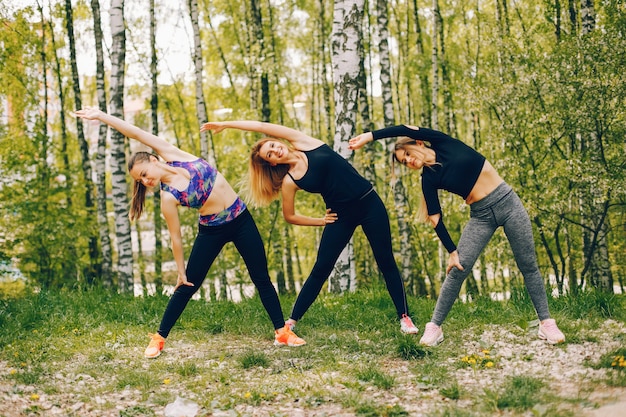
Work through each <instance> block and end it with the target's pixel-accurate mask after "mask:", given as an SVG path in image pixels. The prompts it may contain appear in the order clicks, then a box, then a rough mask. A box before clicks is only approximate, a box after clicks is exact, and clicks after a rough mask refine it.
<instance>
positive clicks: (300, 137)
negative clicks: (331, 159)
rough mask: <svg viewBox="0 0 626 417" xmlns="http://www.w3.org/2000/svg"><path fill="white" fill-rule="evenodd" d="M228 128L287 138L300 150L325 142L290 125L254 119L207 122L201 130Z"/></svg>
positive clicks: (312, 147)
mask: <svg viewBox="0 0 626 417" xmlns="http://www.w3.org/2000/svg"><path fill="white" fill-rule="evenodd" d="M228 128H231V129H239V130H245V131H248V132H258V133H261V134H263V135H266V136H271V137H274V138H278V139H285V140H286V141H288V142H290V143H291V144H292V145H293V146H294V147H295V148H296V149H298V150H310V149H314V148H317V147H318V146H320V145H323V144H324V142H322V141H321V140H319V139H315V138H313V137H311V136H309V135H307V134H305V133H302V132H300V131H298V130H295V129H292V128H290V127H286V126H281V125H277V124H273V123H266V122H259V121H254V120H239V121H227V122H207V123H205V124H203V125H202V126H201V127H200V131H201V132H204V131H207V130H211V131H213V132H215V133H219V132H221V131H222V130H224V129H228Z"/></svg>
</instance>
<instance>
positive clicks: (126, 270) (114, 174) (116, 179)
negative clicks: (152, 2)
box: [110, 0, 134, 293]
mask: <svg viewBox="0 0 626 417" xmlns="http://www.w3.org/2000/svg"><path fill="white" fill-rule="evenodd" d="M110 15H111V16H110V20H111V36H112V42H111V82H110V89H111V104H110V113H111V115H113V116H115V117H119V118H124V76H125V74H124V65H125V61H126V29H125V26H124V0H111V9H110ZM111 185H112V197H113V208H114V211H115V235H116V237H117V253H118V261H117V273H118V281H117V284H118V287H119V290H120V291H121V292H123V293H132V292H133V284H134V280H133V248H132V240H131V227H130V220H129V219H128V184H127V183H126V155H125V149H124V135H122V134H121V133H120V132H118V131H117V130H115V129H112V130H111Z"/></svg>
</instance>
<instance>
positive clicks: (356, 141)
mask: <svg viewBox="0 0 626 417" xmlns="http://www.w3.org/2000/svg"><path fill="white" fill-rule="evenodd" d="M373 140H374V136H373V135H372V132H365V133H361V134H360V135H358V136H355V137H353V138H352V139H350V140H349V141H348V148H350V149H352V150H353V151H354V150H357V149H361V148H362V147H363V146H365V144H366V143H368V142H371V141H373Z"/></svg>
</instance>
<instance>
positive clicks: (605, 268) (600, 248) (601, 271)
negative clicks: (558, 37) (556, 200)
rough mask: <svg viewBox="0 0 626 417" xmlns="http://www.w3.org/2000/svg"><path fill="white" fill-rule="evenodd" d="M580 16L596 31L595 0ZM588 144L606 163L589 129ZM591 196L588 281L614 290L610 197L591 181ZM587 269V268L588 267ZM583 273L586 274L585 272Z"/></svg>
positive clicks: (586, 0)
mask: <svg viewBox="0 0 626 417" xmlns="http://www.w3.org/2000/svg"><path fill="white" fill-rule="evenodd" d="M580 16H581V20H582V31H581V35H582V36H583V37H584V36H586V35H589V34H591V32H593V31H594V30H596V18H595V9H594V6H593V0H581V2H580ZM586 135H587V138H588V146H586V147H585V148H584V151H585V152H587V153H588V160H589V161H590V162H591V165H592V166H594V167H600V166H602V165H603V156H602V149H603V147H602V143H601V141H602V140H601V139H600V135H599V134H598V132H595V131H589V132H587V134H586ZM589 185H590V189H589V198H587V199H585V201H584V206H585V208H584V209H583V212H584V213H585V212H586V215H583V217H582V219H583V223H584V224H586V225H587V227H585V229H584V232H583V233H584V235H585V239H584V243H585V245H584V250H583V252H584V253H585V255H586V259H585V264H586V265H588V266H589V268H588V271H589V274H590V276H589V280H588V281H589V283H590V284H591V285H592V286H593V287H594V288H596V289H599V290H601V291H605V292H609V293H612V292H613V274H612V273H611V260H610V258H609V249H608V247H609V244H608V235H609V225H608V224H607V221H608V217H607V211H608V205H609V200H610V199H609V196H608V195H604V191H603V190H602V188H601V187H598V186H596V184H594V183H590V184H589ZM585 269H587V267H585ZM582 276H583V277H584V271H583V274H582Z"/></svg>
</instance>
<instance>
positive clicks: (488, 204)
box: [432, 182, 550, 326]
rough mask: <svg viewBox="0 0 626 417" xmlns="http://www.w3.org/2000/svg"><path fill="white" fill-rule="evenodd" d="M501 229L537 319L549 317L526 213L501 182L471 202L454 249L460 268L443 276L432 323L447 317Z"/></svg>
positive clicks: (453, 269)
mask: <svg viewBox="0 0 626 417" xmlns="http://www.w3.org/2000/svg"><path fill="white" fill-rule="evenodd" d="M500 226H502V227H503V228H504V233H505V234H506V237H507V239H508V240H509V244H510V245H511V249H512V250H513V256H514V257H515V262H516V263H517V266H518V268H519V269H520V271H521V272H522V275H523V277H524V284H525V285H526V289H527V291H528V294H529V295H530V299H531V300H532V302H533V305H534V306H535V310H536V312H537V315H538V317H539V319H540V320H545V319H548V318H550V311H549V310H548V299H547V296H546V290H545V286H544V284H543V278H542V277H541V273H540V272H539V267H538V266H537V254H536V253H535V242H534V240H533V230H532V226H531V224H530V218H529V217H528V212H526V209H525V208H524V206H523V204H522V202H521V200H520V199H519V197H518V195H517V193H515V191H513V189H512V188H511V187H510V186H509V185H508V184H506V183H505V182H503V183H502V184H500V185H499V186H498V187H497V188H496V189H495V190H494V191H492V192H491V193H490V194H489V195H487V196H486V197H485V198H483V199H482V200H480V201H477V202H475V203H473V204H471V205H470V221H469V222H468V223H467V225H466V226H465V228H464V229H463V233H461V238H460V239H459V244H458V247H457V250H458V252H459V260H460V262H461V265H463V268H464V269H463V271H460V270H459V269H457V268H452V269H451V270H450V273H449V274H448V276H447V277H446V279H445V281H444V283H443V285H442V287H441V293H440V294H439V298H438V299H437V305H436V306H435V311H434V313H433V318H432V322H433V323H435V324H436V325H438V326H441V323H443V321H444V320H445V319H446V316H447V315H448V313H449V312H450V309H451V308H452V304H454V302H455V300H456V299H457V297H458V295H459V292H460V291H461V285H462V284H463V281H465V278H466V277H467V275H468V274H469V273H470V272H472V267H473V266H474V263H475V262H476V259H478V256H479V255H480V253H481V252H482V251H483V249H484V248H485V246H486V245H487V243H488V242H489V240H490V239H491V236H493V234H494V232H495V231H496V229H497V228H498V227H500Z"/></svg>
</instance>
